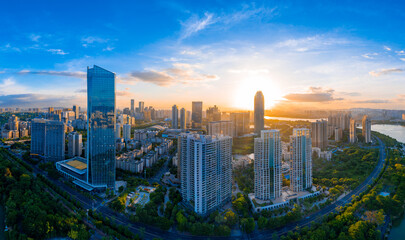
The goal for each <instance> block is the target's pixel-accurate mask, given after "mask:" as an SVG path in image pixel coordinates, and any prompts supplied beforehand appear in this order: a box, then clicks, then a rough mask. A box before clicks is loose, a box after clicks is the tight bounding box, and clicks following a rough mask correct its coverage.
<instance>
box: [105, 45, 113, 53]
mask: <svg viewBox="0 0 405 240" xmlns="http://www.w3.org/2000/svg"><path fill="white" fill-rule="evenodd" d="M114 49H115V47H110V46H107V47H106V48H104V49H103V51H107V52H110V51H112V50H114Z"/></svg>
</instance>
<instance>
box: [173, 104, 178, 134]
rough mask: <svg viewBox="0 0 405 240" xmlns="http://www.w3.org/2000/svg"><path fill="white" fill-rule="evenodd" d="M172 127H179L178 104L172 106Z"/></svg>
mask: <svg viewBox="0 0 405 240" xmlns="http://www.w3.org/2000/svg"><path fill="white" fill-rule="evenodd" d="M172 128H174V129H177V128H179V109H178V108H177V106H176V105H173V107H172Z"/></svg>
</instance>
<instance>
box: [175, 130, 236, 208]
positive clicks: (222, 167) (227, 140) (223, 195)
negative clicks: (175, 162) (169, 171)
mask: <svg viewBox="0 0 405 240" xmlns="http://www.w3.org/2000/svg"><path fill="white" fill-rule="evenodd" d="M178 157H179V165H180V166H179V167H180V179H181V194H182V197H183V201H184V202H185V203H186V204H188V205H189V206H190V207H192V208H193V209H194V211H195V212H196V213H198V214H201V215H207V214H209V213H210V212H212V211H214V210H215V209H217V208H219V207H221V206H223V205H224V204H226V203H228V202H229V201H230V200H231V196H232V138H231V137H225V136H220V137H217V136H207V135H197V134H185V133H183V134H181V135H180V136H179V138H178Z"/></svg>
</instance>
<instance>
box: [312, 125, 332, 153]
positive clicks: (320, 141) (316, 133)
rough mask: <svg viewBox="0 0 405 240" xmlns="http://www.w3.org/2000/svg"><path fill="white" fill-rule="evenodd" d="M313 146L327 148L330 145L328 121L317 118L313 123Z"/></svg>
mask: <svg viewBox="0 0 405 240" xmlns="http://www.w3.org/2000/svg"><path fill="white" fill-rule="evenodd" d="M311 130H312V133H311V137H312V146H313V147H318V148H321V149H325V148H326V147H327V146H328V121H326V120H320V121H319V120H316V122H313V123H311Z"/></svg>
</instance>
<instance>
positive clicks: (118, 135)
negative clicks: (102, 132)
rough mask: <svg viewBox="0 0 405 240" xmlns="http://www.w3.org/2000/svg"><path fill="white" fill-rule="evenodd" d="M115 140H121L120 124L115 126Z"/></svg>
mask: <svg viewBox="0 0 405 240" xmlns="http://www.w3.org/2000/svg"><path fill="white" fill-rule="evenodd" d="M115 138H121V124H120V123H117V124H115Z"/></svg>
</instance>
